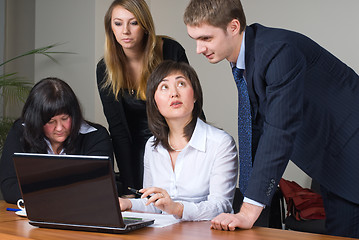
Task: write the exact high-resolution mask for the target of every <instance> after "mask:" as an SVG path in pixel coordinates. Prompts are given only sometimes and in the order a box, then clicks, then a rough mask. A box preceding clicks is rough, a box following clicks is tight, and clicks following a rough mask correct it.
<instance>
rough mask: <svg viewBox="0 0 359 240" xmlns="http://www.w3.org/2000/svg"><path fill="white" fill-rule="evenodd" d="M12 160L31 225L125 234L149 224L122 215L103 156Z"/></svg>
mask: <svg viewBox="0 0 359 240" xmlns="http://www.w3.org/2000/svg"><path fill="white" fill-rule="evenodd" d="M13 160H14V164H15V169H16V174H17V178H18V181H19V185H20V190H21V194H22V197H23V200H24V203H25V207H26V213H27V217H28V219H29V223H30V224H31V225H33V226H38V227H45V228H59V229H69V230H84V231H96V232H107V233H125V232H129V231H132V230H135V229H138V228H142V227H145V226H148V225H150V224H152V223H154V220H153V219H124V218H122V214H121V208H120V204H119V201H118V196H117V190H116V185H115V178H114V173H113V169H112V164H111V161H110V158H109V157H102V156H80V155H49V154H32V153H14V155H13Z"/></svg>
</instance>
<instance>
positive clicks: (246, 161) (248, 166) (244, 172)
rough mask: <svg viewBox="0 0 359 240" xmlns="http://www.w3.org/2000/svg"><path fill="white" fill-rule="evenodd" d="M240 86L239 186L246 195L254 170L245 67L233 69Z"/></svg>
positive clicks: (237, 83)
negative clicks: (244, 75) (244, 74)
mask: <svg viewBox="0 0 359 240" xmlns="http://www.w3.org/2000/svg"><path fill="white" fill-rule="evenodd" d="M232 71H233V76H234V80H235V82H236V85H237V88H238V140H239V142H238V147H239V174H240V176H239V188H240V190H241V192H242V194H243V195H244V193H245V191H246V189H247V184H248V180H249V178H250V175H251V171H252V147H251V145H252V120H251V118H252V117H251V105H250V102H249V95H248V89H247V83H246V80H245V79H244V77H243V72H244V70H243V69H238V68H236V67H234V68H233V69H232Z"/></svg>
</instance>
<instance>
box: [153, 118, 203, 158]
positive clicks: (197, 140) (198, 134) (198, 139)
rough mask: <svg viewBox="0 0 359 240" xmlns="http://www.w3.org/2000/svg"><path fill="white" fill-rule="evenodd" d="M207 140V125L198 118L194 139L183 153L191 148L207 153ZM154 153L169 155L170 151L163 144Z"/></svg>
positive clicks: (192, 138)
mask: <svg viewBox="0 0 359 240" xmlns="http://www.w3.org/2000/svg"><path fill="white" fill-rule="evenodd" d="M206 139H207V128H206V123H204V122H203V121H202V120H201V119H199V118H197V123H196V127H195V129H194V131H193V134H192V137H191V139H190V140H189V142H188V143H187V145H186V146H185V147H184V148H183V150H182V151H186V150H187V149H188V148H189V147H192V148H195V149H197V150H198V151H202V152H205V151H206ZM153 140H154V139H153ZM154 151H158V152H159V153H161V154H168V153H167V152H168V151H167V150H166V149H165V148H164V147H163V146H162V144H159V145H158V146H157V147H156V148H155V149H154Z"/></svg>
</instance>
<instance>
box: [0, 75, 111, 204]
mask: <svg viewBox="0 0 359 240" xmlns="http://www.w3.org/2000/svg"><path fill="white" fill-rule="evenodd" d="M15 152H28V153H45V154H46V153H47V154H75V155H93V156H109V157H111V159H112V154H113V153H112V143H111V139H110V137H109V134H108V132H107V130H106V128H104V127H103V126H101V125H99V124H94V123H90V122H87V121H85V120H84V119H83V116H82V112H81V108H80V104H79V102H78V100H77V97H76V95H75V94H74V92H73V91H72V89H71V88H70V86H69V85H68V84H67V83H65V82H64V81H62V80H60V79H57V78H45V79H43V80H41V81H39V82H38V83H37V84H36V85H35V86H34V87H33V88H32V90H31V91H30V94H29V96H28V98H27V100H26V102H25V105H24V108H23V110H22V115H21V118H20V119H18V120H16V121H15V123H14V124H13V126H12V128H11V130H10V132H9V134H8V136H7V138H6V141H5V144H4V148H3V152H2V156H1V162H0V187H1V191H2V194H3V197H4V199H5V201H6V202H8V203H16V201H17V200H18V199H19V198H21V193H20V189H19V184H18V181H17V178H16V172H15V169H14V164H13V160H12V155H13V153H15Z"/></svg>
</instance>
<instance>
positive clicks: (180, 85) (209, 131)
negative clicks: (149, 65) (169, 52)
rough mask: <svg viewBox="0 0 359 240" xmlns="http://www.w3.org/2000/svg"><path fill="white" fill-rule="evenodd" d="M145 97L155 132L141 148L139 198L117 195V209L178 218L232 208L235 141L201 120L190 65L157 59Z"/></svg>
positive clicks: (195, 217) (196, 83) (196, 217)
mask: <svg viewBox="0 0 359 240" xmlns="http://www.w3.org/2000/svg"><path fill="white" fill-rule="evenodd" d="M146 98H147V117H148V123H149V128H150V130H151V132H152V133H153V135H154V136H153V137H151V138H150V139H149V140H148V141H147V144H146V148H145V157H144V180H143V186H144V188H143V189H141V190H140V192H141V193H143V194H142V199H123V198H120V199H119V200H120V206H121V210H128V209H132V210H135V211H146V212H156V213H167V214H171V215H174V216H175V217H176V218H180V219H181V220H183V221H199V220H211V219H212V218H213V217H215V216H217V215H218V214H220V213H223V212H225V213H230V212H232V202H233V197H234V192H235V188H236V182H237V175H238V172H237V171H238V157H237V150H236V145H235V142H234V140H233V138H232V137H231V136H230V135H228V134H227V133H226V132H224V131H222V130H220V129H218V128H215V127H213V126H211V125H209V124H207V123H205V121H204V120H203V119H201V113H202V104H203V97H202V89H201V85H200V83H199V79H198V77H197V74H196V72H195V71H194V69H193V68H192V67H190V66H189V65H188V64H187V63H178V62H174V61H164V62H162V63H160V64H159V65H158V67H157V68H156V69H155V70H154V71H153V72H152V74H151V75H150V78H149V79H148V82H147V92H146ZM148 196H149V199H147V198H146V197H148Z"/></svg>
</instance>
